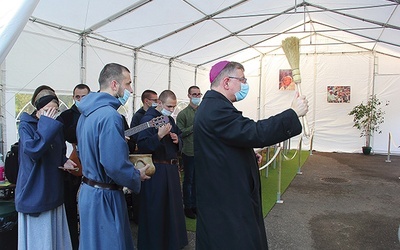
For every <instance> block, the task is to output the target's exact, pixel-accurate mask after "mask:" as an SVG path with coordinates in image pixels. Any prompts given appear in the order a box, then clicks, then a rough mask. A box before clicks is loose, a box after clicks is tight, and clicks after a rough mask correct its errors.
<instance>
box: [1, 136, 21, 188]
mask: <svg viewBox="0 0 400 250" xmlns="http://www.w3.org/2000/svg"><path fill="white" fill-rule="evenodd" d="M18 170H19V164H18V142H16V143H14V144H13V145H11V149H10V151H8V152H7V155H6V158H5V160H4V173H5V175H6V178H7V180H8V181H9V182H10V183H13V184H16V183H17V177H18Z"/></svg>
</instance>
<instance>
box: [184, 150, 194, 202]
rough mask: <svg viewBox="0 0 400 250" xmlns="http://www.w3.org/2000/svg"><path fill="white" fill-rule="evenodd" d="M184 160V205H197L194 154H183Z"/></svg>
mask: <svg viewBox="0 0 400 250" xmlns="http://www.w3.org/2000/svg"><path fill="white" fill-rule="evenodd" d="M182 160H183V170H184V176H183V205H184V206H185V208H195V207H196V190H195V180H194V156H188V155H185V154H182Z"/></svg>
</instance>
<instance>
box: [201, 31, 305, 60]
mask: <svg viewBox="0 0 400 250" xmlns="http://www.w3.org/2000/svg"><path fill="white" fill-rule="evenodd" d="M302 25H303V24H299V25H296V26H294V27H292V28H290V29H287V30H286V31H290V30H292V29H295V28H298V27H300V26H302ZM286 31H284V32H282V33H285V32H286ZM277 36H279V35H275V36H272V37H269V38H267V39H264V40H261V41H259V42H256V43H254V44H252V45H251V46H252V47H255V46H256V45H258V44H260V43H263V42H265V41H268V40H270V39H272V38H274V37H277ZM248 48H250V46H247V47H244V48H241V49H238V50H236V51H232V52H230V53H228V54H225V55H222V56H220V57H218V58H214V59H213V60H210V61H207V62H204V63H203V64H207V63H210V62H213V61H216V60H218V59H221V58H224V57H227V56H230V55H233V54H236V53H238V52H240V51H242V50H245V49H248ZM278 49H279V48H278ZM264 54H268V53H264ZM200 65H202V64H200Z"/></svg>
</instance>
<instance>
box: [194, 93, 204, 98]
mask: <svg viewBox="0 0 400 250" xmlns="http://www.w3.org/2000/svg"><path fill="white" fill-rule="evenodd" d="M191 96H192V97H202V96H203V94H202V93H193V94H191Z"/></svg>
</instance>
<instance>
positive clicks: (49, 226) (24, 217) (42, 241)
mask: <svg viewBox="0 0 400 250" xmlns="http://www.w3.org/2000/svg"><path fill="white" fill-rule="evenodd" d="M18 249H19V250H28V249H29V250H30V249H41V250H64V249H65V250H70V249H72V244H71V238H70V236H69V229H68V223H67V217H66V214H65V208H64V204H63V205H61V206H59V207H57V208H55V209H53V210H50V211H46V212H43V213H40V215H39V216H37V217H35V216H31V215H29V214H24V213H18Z"/></svg>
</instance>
